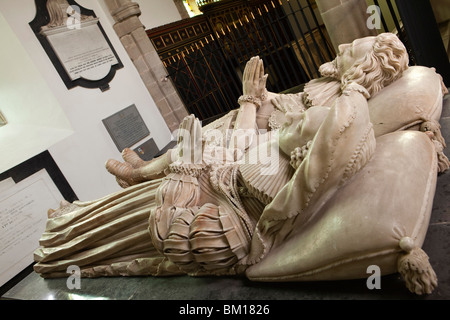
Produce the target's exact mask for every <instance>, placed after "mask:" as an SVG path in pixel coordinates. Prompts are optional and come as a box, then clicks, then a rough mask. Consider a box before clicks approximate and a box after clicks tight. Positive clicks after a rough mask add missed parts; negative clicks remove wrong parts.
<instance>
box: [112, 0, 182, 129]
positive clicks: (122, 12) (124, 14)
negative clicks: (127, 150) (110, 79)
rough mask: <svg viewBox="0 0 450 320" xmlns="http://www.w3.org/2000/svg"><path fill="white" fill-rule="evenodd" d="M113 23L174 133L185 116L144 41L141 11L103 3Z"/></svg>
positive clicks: (123, 2)
mask: <svg viewBox="0 0 450 320" xmlns="http://www.w3.org/2000/svg"><path fill="white" fill-rule="evenodd" d="M105 4H106V5H107V6H108V9H109V11H110V13H111V16H112V17H113V18H114V21H115V22H116V23H115V24H114V26H113V27H114V30H115V31H116V33H117V35H118V36H119V38H120V41H121V42H122V44H123V46H124V47H125V49H126V51H127V52H128V55H129V56H130V58H131V60H132V61H133V63H134V65H135V66H136V69H137V70H138V72H139V74H140V76H141V78H142V80H143V82H144V84H145V86H146V87H147V89H148V91H149V92H150V95H151V96H152V98H153V100H154V101H155V103H156V106H157V107H158V109H159V111H160V112H161V115H162V116H163V118H164V120H165V121H166V124H167V126H168V127H169V129H170V130H171V131H174V130H176V129H177V128H178V127H179V124H180V123H181V121H182V120H183V118H184V117H185V116H187V115H188V112H187V110H186V108H185V106H184V103H183V101H182V100H181V98H180V96H179V95H178V92H177V90H176V89H175V87H174V85H173V83H172V82H171V81H170V80H169V79H167V78H166V76H167V71H166V69H165V68H164V65H163V63H162V61H161V59H160V58H159V56H158V54H157V52H156V50H155V48H154V47H153V44H152V43H151V41H150V39H149V38H148V37H147V33H146V32H145V27H144V25H143V24H142V23H141V21H140V19H139V16H140V14H141V10H140V8H139V5H138V4H137V3H136V2H132V1H130V0H105Z"/></svg>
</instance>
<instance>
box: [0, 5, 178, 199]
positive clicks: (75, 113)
mask: <svg viewBox="0 0 450 320" xmlns="http://www.w3.org/2000/svg"><path fill="white" fill-rule="evenodd" d="M102 2H103V1H101V0H99V1H97V0H79V1H77V3H78V4H79V5H81V6H83V7H85V8H88V9H91V10H94V12H95V13H96V15H97V17H99V18H100V23H101V24H102V26H103V29H104V30H105V32H106V34H107V36H108V38H109V40H110V41H111V43H112V46H113V47H114V49H115V50H116V52H117V54H118V56H119V58H120V59H121V62H122V63H123V65H124V67H123V68H121V69H119V70H117V72H116V75H115V77H114V78H113V79H112V81H111V82H110V83H109V85H110V89H109V90H107V91H105V92H101V91H100V90H99V89H87V88H82V87H75V88H72V89H70V90H69V89H67V87H66V86H65V85H64V82H63V81H62V80H61V78H60V76H59V74H58V72H57V70H56V69H55V68H54V66H53V64H52V62H51V60H50V59H49V58H48V56H47V55H46V53H45V51H44V50H43V48H42V46H41V44H40V43H39V41H38V40H37V38H36V37H35V35H34V33H33V31H32V30H31V28H30V26H29V25H28V23H29V22H30V21H31V20H33V18H34V16H35V14H36V10H35V2H34V0H18V1H2V2H0V14H1V15H2V16H3V18H4V21H2V23H5V24H8V25H9V29H8V28H1V29H0V32H1V36H2V38H4V37H10V38H12V40H14V41H12V43H11V44H7V45H5V44H2V51H4V53H2V56H3V55H6V54H7V55H8V57H9V58H10V59H11V60H12V61H10V62H7V63H6V64H7V65H8V66H9V68H8V73H7V74H8V75H11V77H10V78H9V76H8V77H7V78H6V79H5V78H4V77H5V75H2V84H3V83H4V82H6V83H11V85H12V83H13V82H12V81H13V80H14V81H17V82H20V83H21V85H20V86H18V87H15V90H12V91H10V90H8V89H7V88H2V90H1V93H2V101H4V102H5V101H14V102H15V105H14V110H15V111H14V114H13V111H11V108H9V107H7V106H2V107H1V109H2V110H1V111H2V113H3V114H4V116H5V117H6V118H7V120H8V118H10V119H11V121H10V123H8V124H7V125H5V126H3V127H2V128H1V130H0V139H1V136H2V131H5V130H7V128H8V126H9V127H13V123H11V122H19V124H20V123H22V124H23V126H27V125H28V126H32V127H38V128H39V129H41V131H43V132H45V134H43V133H42V134H41V131H39V134H37V133H36V134H35V135H34V136H33V137H32V138H30V139H27V138H25V137H24V136H21V135H13V136H8V141H9V143H8V144H0V153H1V154H2V155H5V154H11V155H12V154H14V159H13V160H11V161H9V162H8V163H6V162H4V161H2V168H1V170H0V171H1V172H4V171H5V170H8V169H10V168H11V167H13V166H14V165H17V164H19V163H20V162H23V161H25V160H27V159H28V158H30V157H32V156H34V155H36V154H38V153H39V152H42V151H45V150H48V151H49V152H50V154H51V156H52V157H53V159H54V160H55V162H56V163H57V165H58V167H59V168H60V170H61V171H62V173H63V174H64V176H65V177H66V179H67V181H68V183H69V184H70V186H71V187H72V188H73V190H74V192H75V194H76V195H77V196H78V198H79V199H80V200H90V199H94V198H98V197H101V196H103V195H104V194H107V193H110V192H114V191H117V190H119V189H120V187H119V186H118V185H117V183H116V181H115V179H114V177H113V176H111V175H110V174H109V173H108V172H107V171H106V169H105V167H104V164H105V161H106V160H107V159H109V158H114V159H118V160H119V159H120V158H121V154H120V152H119V150H118V149H117V148H116V146H115V144H114V142H113V140H112V138H111V137H110V135H109V134H108V132H107V130H106V128H105V126H104V125H103V123H102V119H105V118H107V117H108V116H110V115H113V114H114V113H116V112H118V111H120V110H122V109H124V108H126V107H128V106H130V105H132V104H134V105H135V106H136V107H137V109H138V111H139V113H140V115H141V116H142V118H143V120H144V122H145V124H146V125H147V127H148V129H149V131H150V137H147V138H146V139H149V138H153V139H154V141H155V143H156V145H157V147H158V148H159V149H162V148H164V147H165V146H166V145H167V144H168V143H169V142H170V140H171V138H172V136H171V132H170V130H169V129H168V127H167V125H166V124H165V122H164V120H163V118H162V116H161V114H160V112H159V111H158V109H157V107H156V105H155V102H154V100H153V98H152V97H151V95H150V94H149V92H148V90H147V89H146V87H145V85H144V84H143V82H142V80H141V78H140V76H139V73H138V71H137V70H136V67H135V66H134V64H133V63H132V61H131V60H130V58H129V56H128V54H127V53H126V51H125V49H124V47H123V45H122V43H121V42H120V40H119V38H118V37H117V35H116V33H115V32H114V30H113V28H112V23H111V22H112V21H111V19H110V15H109V12H108V11H107V10H105V6H104V4H103V3H102ZM161 2H166V1H161ZM3 62H5V61H3ZM3 64H5V63H3ZM3 64H2V65H3ZM2 73H3V71H2ZM3 80H4V81H3ZM5 95H6V96H5ZM8 99H9V100H8ZM2 105H6V104H4V103H2ZM16 114H24V117H23V118H24V119H20V117H19V119H18V120H14V119H16V118H17V116H16ZM47 127H48V128H49V129H47V130H44V129H43V128H47ZM142 142H143V141H140V142H139V143H142ZM139 143H138V144H139ZM31 145H33V146H34V148H31V147H30V146H31ZM133 147H134V146H133ZM87 177H88V178H87Z"/></svg>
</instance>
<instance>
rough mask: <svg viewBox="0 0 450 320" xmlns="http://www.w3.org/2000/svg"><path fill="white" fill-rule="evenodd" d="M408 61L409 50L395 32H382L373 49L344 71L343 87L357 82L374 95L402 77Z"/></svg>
mask: <svg viewBox="0 0 450 320" xmlns="http://www.w3.org/2000/svg"><path fill="white" fill-rule="evenodd" d="M408 62H409V56H408V52H407V51H406V48H405V46H404V45H403V43H402V42H401V41H400V39H399V38H398V37H397V36H396V35H395V34H393V33H381V34H379V35H378V36H377V37H376V39H375V43H374V45H373V50H372V51H369V52H368V53H367V54H366V55H365V56H364V57H363V58H362V59H360V60H359V61H357V62H355V64H354V65H353V66H352V67H351V68H350V69H349V70H347V71H346V72H345V73H344V75H343V76H342V79H341V83H342V85H341V89H342V90H344V89H345V88H346V87H347V85H349V84H350V83H351V82H356V83H357V84H359V85H362V86H363V87H364V88H366V89H367V91H368V92H369V93H370V95H371V96H372V95H373V94H375V93H377V92H378V91H380V90H381V89H383V88H384V87H385V86H387V85H389V84H391V83H392V82H394V81H395V80H397V79H398V78H400V77H401V76H402V74H403V71H405V70H406V69H407V68H408Z"/></svg>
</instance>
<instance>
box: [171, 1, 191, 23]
mask: <svg viewBox="0 0 450 320" xmlns="http://www.w3.org/2000/svg"><path fill="white" fill-rule="evenodd" d="M173 2H174V3H175V6H176V7H177V10H178V12H179V13H180V16H181V19H188V18H189V13H188V12H187V11H186V8H185V6H184V3H183V0H173Z"/></svg>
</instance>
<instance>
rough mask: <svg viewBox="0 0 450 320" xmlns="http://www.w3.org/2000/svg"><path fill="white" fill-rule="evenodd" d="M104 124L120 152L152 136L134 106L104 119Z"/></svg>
mask: <svg viewBox="0 0 450 320" xmlns="http://www.w3.org/2000/svg"><path fill="white" fill-rule="evenodd" d="M103 124H104V125H105V127H106V130H108V133H109V135H110V136H111V138H112V139H113V141H114V143H115V144H116V146H117V149H119V151H120V152H122V150H123V149H125V148H129V147H131V146H132V145H134V144H136V143H137V142H139V141H141V140H142V139H144V138H145V137H147V136H148V135H150V131H149V130H148V128H147V126H146V125H145V122H144V120H143V119H142V117H141V115H140V114H139V111H138V110H137V108H136V106H135V105H134V104H133V105H131V106H129V107H127V108H125V109H123V110H121V111H119V112H117V113H115V114H113V115H111V116H109V117H108V118H106V119H103Z"/></svg>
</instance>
